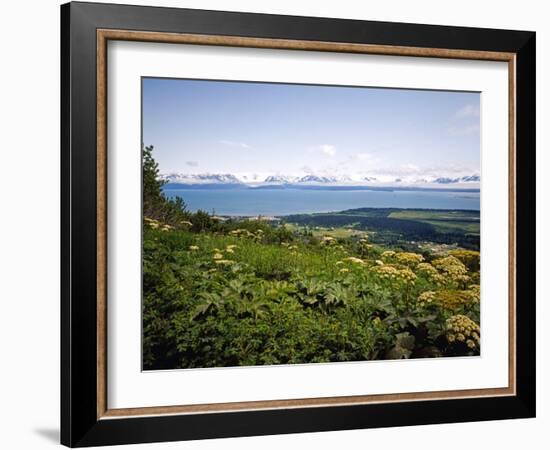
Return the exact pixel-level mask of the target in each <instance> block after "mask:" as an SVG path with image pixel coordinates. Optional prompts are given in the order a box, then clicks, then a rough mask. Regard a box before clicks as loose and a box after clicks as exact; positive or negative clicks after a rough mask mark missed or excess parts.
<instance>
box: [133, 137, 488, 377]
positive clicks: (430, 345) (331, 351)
mask: <svg viewBox="0 0 550 450" xmlns="http://www.w3.org/2000/svg"><path fill="white" fill-rule="evenodd" d="M152 150H153V149H152V147H146V148H144V150H143V167H144V222H143V367H144V369H146V370H148V369H174V368H196V367H227V366H245V365H246V366H249V365H265V364H297V363H316V362H318V363H321V362H337V361H360V360H361V361H362V360H374V359H401V358H423V357H441V356H467V355H479V352H480V327H479V320H480V317H479V295H480V289H479V253H478V252H477V251H475V250H469V249H462V248H455V249H453V250H449V251H448V252H446V253H445V254H444V255H442V254H431V253H430V252H428V251H424V252H422V253H419V252H412V251H403V250H402V249H400V248H399V247H393V248H392V247H390V246H387V245H380V244H376V243H373V242H372V241H371V235H370V234H369V233H368V232H362V231H360V230H359V231H358V230H354V231H353V232H352V231H350V230H349V228H347V231H346V228H342V227H336V228H335V229H334V230H333V231H336V230H341V231H340V232H336V233H332V234H331V233H328V232H327V233H320V232H315V233H314V232H311V230H309V229H308V228H307V227H303V226H298V225H288V224H285V223H276V224H274V223H267V222H265V221H262V220H249V219H226V220H221V219H220V218H216V217H213V216H212V215H210V214H207V213H206V212H203V211H197V212H194V213H192V212H189V211H187V209H186V205H185V202H184V201H183V200H182V199H176V200H169V199H167V198H165V197H164V195H163V193H162V189H161V187H162V183H161V182H160V181H159V179H158V168H157V165H156V163H155V161H154V159H153V156H152ZM400 220H401V219H400ZM402 220H406V219H402Z"/></svg>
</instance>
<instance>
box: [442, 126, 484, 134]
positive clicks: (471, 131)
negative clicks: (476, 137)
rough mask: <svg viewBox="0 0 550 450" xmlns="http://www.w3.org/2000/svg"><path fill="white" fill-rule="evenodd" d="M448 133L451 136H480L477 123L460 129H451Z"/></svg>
mask: <svg viewBox="0 0 550 450" xmlns="http://www.w3.org/2000/svg"><path fill="white" fill-rule="evenodd" d="M448 131H449V134H451V136H470V135H472V134H479V124H478V123H475V124H472V125H464V126H460V127H450V128H449V129H448Z"/></svg>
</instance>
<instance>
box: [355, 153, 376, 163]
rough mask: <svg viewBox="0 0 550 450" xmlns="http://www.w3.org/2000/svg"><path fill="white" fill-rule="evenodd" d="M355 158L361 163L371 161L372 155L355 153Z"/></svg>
mask: <svg viewBox="0 0 550 450" xmlns="http://www.w3.org/2000/svg"><path fill="white" fill-rule="evenodd" d="M355 156H356V158H357V159H359V160H361V161H367V160H369V159H372V155H371V154H370V153H357V155H355Z"/></svg>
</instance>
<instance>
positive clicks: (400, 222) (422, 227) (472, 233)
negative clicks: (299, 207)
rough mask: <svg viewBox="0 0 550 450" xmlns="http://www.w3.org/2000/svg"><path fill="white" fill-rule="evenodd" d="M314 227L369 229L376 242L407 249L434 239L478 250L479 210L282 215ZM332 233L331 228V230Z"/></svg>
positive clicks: (368, 210) (362, 210)
mask: <svg viewBox="0 0 550 450" xmlns="http://www.w3.org/2000/svg"><path fill="white" fill-rule="evenodd" d="M284 219H285V220H286V221H288V222H289V223H292V224H295V225H301V226H306V227H311V228H313V229H314V230H315V229H324V230H327V229H334V230H340V229H342V230H345V232H344V231H341V232H340V233H347V234H349V235H351V234H352V233H353V231H355V232H361V231H362V232H365V231H367V232H369V233H370V236H371V238H372V240H373V241H374V242H376V243H378V244H385V245H390V246H401V247H402V248H404V249H409V248H410V245H409V244H410V243H411V242H416V241H422V242H433V243H437V244H448V245H455V246H458V247H463V248H468V249H472V250H479V211H467V210H425V209H397V208H360V209H352V210H346V211H341V212H334V213H319V214H295V215H290V216H286V217H284ZM332 232H333V233H334V231H332Z"/></svg>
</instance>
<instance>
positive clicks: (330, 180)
mask: <svg viewBox="0 0 550 450" xmlns="http://www.w3.org/2000/svg"><path fill="white" fill-rule="evenodd" d="M160 179H162V180H164V181H165V182H166V183H167V184H169V185H178V186H194V187H200V186H204V187H212V188H216V187H233V188H234V187H243V188H245V187H250V188H277V189H282V188H285V187H302V188H316V187H327V188H328V187H332V188H345V187H349V188H358V189H361V188H363V187H364V188H380V189H392V188H393V187H399V188H400V189H401V188H407V189H408V188H414V187H418V188H430V186H432V187H434V188H435V187H436V186H441V187H442V186H446V187H452V186H453V185H457V187H458V188H466V189H469V188H470V187H471V186H470V185H472V184H474V185H478V184H479V183H480V181H481V177H480V176H479V175H477V174H473V175H466V176H462V177H455V178H451V177H443V176H441V177H437V178H433V179H431V180H427V179H426V178H421V179H416V180H411V179H410V178H409V179H402V178H395V179H394V180H393V181H391V182H382V181H380V180H378V179H377V178H374V177H360V178H351V177H349V176H326V175H314V174H306V175H303V176H292V175H281V174H275V175H268V176H263V177H259V176H258V175H253V176H249V175H240V176H238V175H235V174H231V173H199V174H182V173H177V172H173V173H169V174H163V175H161V176H160Z"/></svg>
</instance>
